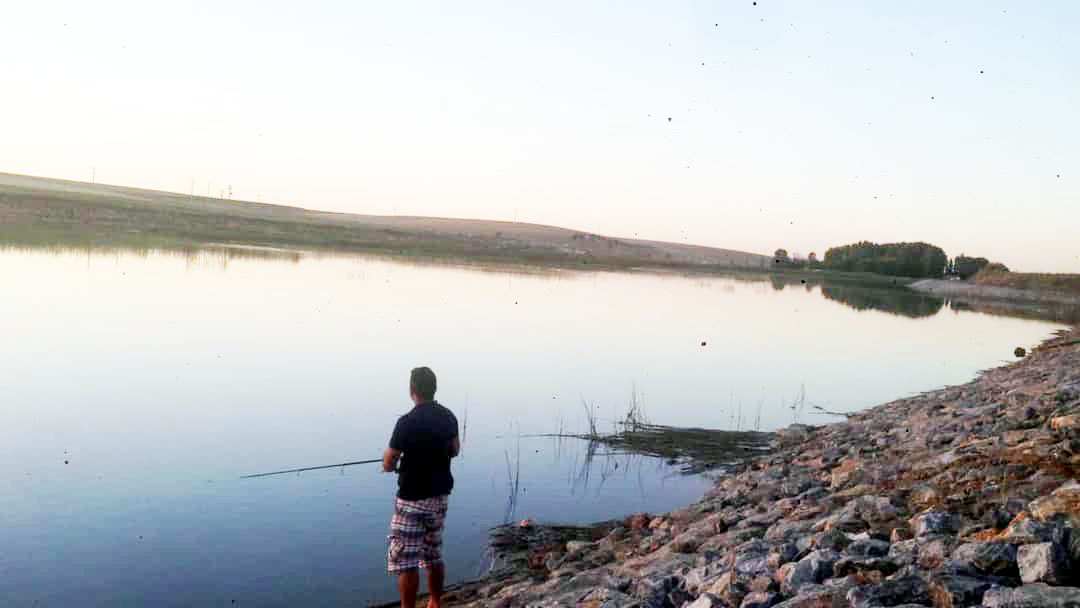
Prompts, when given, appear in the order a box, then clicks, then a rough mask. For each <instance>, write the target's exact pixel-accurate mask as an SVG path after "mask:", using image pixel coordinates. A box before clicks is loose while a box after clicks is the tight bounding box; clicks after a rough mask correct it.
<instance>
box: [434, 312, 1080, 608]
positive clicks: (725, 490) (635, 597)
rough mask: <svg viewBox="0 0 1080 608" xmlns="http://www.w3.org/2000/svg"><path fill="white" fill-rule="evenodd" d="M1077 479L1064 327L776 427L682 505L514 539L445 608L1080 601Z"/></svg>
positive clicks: (1079, 458)
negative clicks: (882, 399) (508, 567)
mask: <svg viewBox="0 0 1080 608" xmlns="http://www.w3.org/2000/svg"><path fill="white" fill-rule="evenodd" d="M1078 473H1080V327H1074V328H1072V329H1071V330H1067V331H1062V332H1059V333H1058V334H1056V335H1055V336H1054V337H1051V338H1049V339H1047V340H1046V341H1044V342H1043V344H1042V345H1041V346H1039V347H1037V348H1036V349H1034V350H1033V351H1032V352H1031V353H1030V354H1029V355H1028V356H1027V357H1025V358H1024V359H1022V360H1020V361H1018V362H1015V363H1010V364H1007V365H1004V366H1001V367H997V368H993V369H990V370H987V371H985V372H983V373H981V374H980V375H979V376H978V377H977V378H976V379H974V380H972V381H970V382H968V383H965V384H961V385H957V386H950V387H945V388H942V389H938V390H934V391H928V392H925V393H922V394H919V395H916V396H914V397H909V398H904V399H899V400H896V401H892V402H889V403H885V404H882V405H879V406H876V407H873V408H870V409H867V410H863V411H861V412H858V413H855V414H853V415H851V416H850V417H849V418H848V419H846V420H844V421H841V422H836V423H833V424H829V425H823V426H817V427H811V426H806V425H793V426H790V427H787V428H785V429H782V430H781V431H779V432H777V434H776V440H775V441H774V442H773V450H772V451H771V452H769V453H768V454H765V455H763V456H759V457H756V458H754V459H752V460H749V461H747V463H746V464H745V466H743V467H741V470H739V471H738V472H736V473H733V474H731V475H730V476H727V477H725V478H723V479H721V480H719V481H717V482H716V485H715V486H714V488H713V489H712V490H710V491H709V492H707V493H706V495H705V496H704V497H703V498H702V499H701V500H699V501H698V502H696V503H693V504H691V505H688V506H686V507H683V508H681V509H678V510H675V511H672V512H670V513H667V514H662V515H650V514H636V515H633V516H631V517H628V518H626V519H625V520H621V521H616V522H601V523H599V524H597V526H596V527H595V528H594V530H595V533H594V536H588V534H586V533H582V532H581V531H580V530H578V531H575V534H577V537H575V538H574V539H573V540H569V541H566V540H564V539H561V538H557V539H555V540H554V541H553V538H552V537H551V536H550V534H546V533H544V531H545V530H546V529H547V528H548V527H545V526H540V525H535V526H534V528H535V531H534V532H535V533H533V534H532V536H535V537H536V539H537V540H535V541H530V540H529V539H530V532H529V531H528V530H522V531H521V532H520V533H516V534H514V536H515V537H517V538H518V540H519V541H521V542H518V544H517V548H516V549H515V551H516V553H514V555H516V556H517V558H518V561H517V563H518V564H519V565H518V568H517V570H518V571H517V572H513V573H511V575H507V572H506V571H505V570H504V571H502V572H501V573H499V577H501V578H498V577H496V578H492V579H484V580H479V581H471V582H468V583H464V584H461V585H458V586H455V587H454V588H453V591H452V592H451V593H450V594H449V595H448V597H447V600H448V602H449V605H454V606H477V607H479V606H498V607H500V608H510V607H514V606H593V607H600V606H640V607H642V608H644V607H656V608H662V607H669V606H670V607H673V608H680V607H682V606H693V608H710V607H721V606H723V607H739V608H769V607H772V606H781V607H782V608H811V607H819V606H829V607H831V606H852V607H853V608H864V607H865V608H872V607H876V606H900V605H904V606H909V607H910V606H920V605H921V606H929V605H933V606H957V607H958V606H978V605H985V606H998V607H1021V606H1074V605H1077V602H1080V578H1074V574H1073V572H1074V565H1075V566H1080V483H1077V482H1076V481H1073V479H1074V478H1075V477H1076V476H1077V474H1078ZM1074 530H1075V531H1074ZM495 532H496V534H498V533H499V530H496V531H495ZM505 534H506V532H505V531H503V535H504V536H505ZM496 553H498V551H496ZM504 553H505V549H504ZM522 558H523V561H522Z"/></svg>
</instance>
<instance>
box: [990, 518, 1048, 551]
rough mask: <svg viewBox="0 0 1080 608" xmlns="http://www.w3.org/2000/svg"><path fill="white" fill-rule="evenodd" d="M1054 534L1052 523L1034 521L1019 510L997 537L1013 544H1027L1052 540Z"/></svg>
mask: <svg viewBox="0 0 1080 608" xmlns="http://www.w3.org/2000/svg"><path fill="white" fill-rule="evenodd" d="M1054 536H1055V529H1054V525H1053V524H1049V523H1042V522H1039V521H1036V520H1034V519H1032V518H1031V516H1030V515H1028V514H1027V513H1026V512H1021V513H1019V514H1018V515H1017V516H1016V517H1014V518H1013V520H1012V521H1011V522H1009V525H1008V527H1007V528H1005V530H1004V531H1002V533H1001V534H1000V535H999V537H998V538H999V539H1000V540H1003V541H1005V542H1007V543H1012V544H1014V545H1028V544H1033V543H1044V542H1050V541H1052V540H1054Z"/></svg>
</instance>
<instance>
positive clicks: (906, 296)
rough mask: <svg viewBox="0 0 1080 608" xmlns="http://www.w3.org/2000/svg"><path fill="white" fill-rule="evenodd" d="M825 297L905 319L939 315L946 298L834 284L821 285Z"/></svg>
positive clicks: (854, 306)
mask: <svg viewBox="0 0 1080 608" xmlns="http://www.w3.org/2000/svg"><path fill="white" fill-rule="evenodd" d="M821 295H823V296H825V297H826V298H828V299H830V300H835V301H837V302H840V303H842V304H844V305H846V306H850V307H851V308H854V309H855V310H880V311H882V312H887V313H890V314H894V315H902V316H905V317H929V316H932V315H936V314H937V313H938V312H939V311H940V310H941V308H942V307H943V306H944V305H945V300H944V299H942V298H938V297H934V296H930V295H926V294H921V293H915V292H913V291H909V290H906V289H888V288H881V287H855V286H851V285H830V284H829V282H828V281H826V282H825V284H824V285H822V286H821Z"/></svg>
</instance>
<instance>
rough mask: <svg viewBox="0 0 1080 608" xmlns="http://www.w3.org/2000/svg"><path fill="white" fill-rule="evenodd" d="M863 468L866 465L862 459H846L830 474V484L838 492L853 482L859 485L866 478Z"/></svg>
mask: <svg viewBox="0 0 1080 608" xmlns="http://www.w3.org/2000/svg"><path fill="white" fill-rule="evenodd" d="M863 467H864V464H863V461H862V460H861V459H859V458H845V459H843V460H841V461H840V464H839V465H837V466H836V467H834V468H833V470H832V471H830V472H829V484H830V485H831V486H832V488H833V489H834V490H836V489H839V488H841V487H843V486H844V485H845V484H847V483H848V482H851V481H853V480H854V481H855V482H856V483H858V481H860V480H862V479H863V478H864V477H865V474H864V473H863Z"/></svg>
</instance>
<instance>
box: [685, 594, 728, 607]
mask: <svg viewBox="0 0 1080 608" xmlns="http://www.w3.org/2000/svg"><path fill="white" fill-rule="evenodd" d="M723 607H724V604H723V603H722V602H721V601H720V598H718V597H716V596H713V595H711V594H708V593H703V594H701V595H700V596H698V598H697V599H696V600H694V601H693V602H690V603H689V604H687V605H686V608H723Z"/></svg>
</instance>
